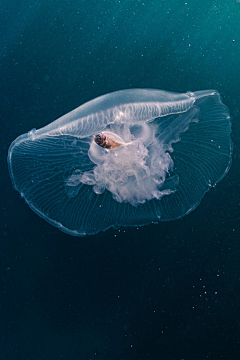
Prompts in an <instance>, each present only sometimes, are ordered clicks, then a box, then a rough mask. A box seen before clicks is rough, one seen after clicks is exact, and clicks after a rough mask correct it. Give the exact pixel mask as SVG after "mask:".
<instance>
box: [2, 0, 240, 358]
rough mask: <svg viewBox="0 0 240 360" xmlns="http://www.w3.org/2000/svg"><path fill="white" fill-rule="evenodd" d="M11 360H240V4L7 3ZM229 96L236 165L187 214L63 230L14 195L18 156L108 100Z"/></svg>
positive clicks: (5, 213) (6, 299)
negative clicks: (129, 94) (18, 148)
mask: <svg viewBox="0 0 240 360" xmlns="http://www.w3.org/2000/svg"><path fill="white" fill-rule="evenodd" d="M0 10H1V11H0V13H1V15H0V16H1V21H0V34H1V36H0V39H1V40H0V44H1V46H0V49H1V50H0V72H1V77H0V94H1V97H2V106H1V116H0V119H1V145H2V147H1V150H2V151H1V156H2V162H1V164H2V167H1V189H2V201H1V224H2V226H1V242H0V244H1V248H0V255H1V264H2V272H1V274H2V276H1V280H2V285H1V290H0V303H1V312H0V320H1V321H0V334H1V338H0V341H1V343H0V347H1V350H0V352H1V359H2V360H22V359H24V360H27V359H31V360H32V359H34V360H35V359H36V360H42V359H48V360H49V359H50V360H52V359H53V360H55V359H56V360H58V359H64V360H68V359H71V360H75V359H76V360H77V359H81V360H90V359H101V360H112V359H113V360H118V359H119V360H123V359H124V360H130V359H131V360H132V359H135V360H136V359H137V360H140V359H141V360H142V359H143V360H145V359H152V360H156V359H163V360H166V359H170V360H175V359H176V360H178V359H184V360H188V359H189V360H192V359H214V360H215V359H226V360H231V359H239V358H240V354H239V352H240V349H239V337H240V320H239V319H240V310H239V297H240V288H239V278H240V275H239V274H240V268H239V257H240V245H239V231H240V226H239V217H240V213H239V180H238V179H239V175H240V174H239V172H240V171H239V169H240V159H239V154H240V152H239V143H240V131H239V129H240V126H239V121H240V115H239V113H240V105H239V104H240V86H239V78H240V67H239V60H240V46H239V44H240V27H239V23H240V3H239V2H238V1H232V2H226V1H223V0H220V1H205V2H199V1H198V2H197V1H193V0H192V1H187V0H185V1H180V2H179V1H177V0H174V1H173V0H170V1H162V0H160V1H159V0H158V1H157V0H155V1H151V0H150V1H146V0H145V1H144V0H141V1H136V0H134V1H130V0H126V1H123V0H121V1H120V0H117V1H93V0H86V1H83V0H80V1H76V0H74V1H63V0H61V1H55V2H52V1H47V0H45V1H38V2H36V1H30V0H28V1H25V2H24V3H19V2H17V1H13V2H11V3H10V2H9V1H6V0H5V1H2V2H1V4H0ZM128 88H159V89H165V90H170V91H177V92H186V91H188V90H191V91H195V90H204V89H217V90H218V91H219V92H220V93H221V95H222V98H223V101H224V103H226V105H227V106H228V107H229V109H230V112H231V114H232V116H233V119H232V122H233V133H232V136H233V141H234V144H235V149H234V159H233V164H232V168H231V170H230V172H229V174H228V175H227V176H226V178H225V179H224V180H223V181H222V182H221V183H220V184H219V185H218V186H217V188H216V189H214V190H213V191H211V192H210V193H208V194H207V195H206V196H205V198H204V200H203V202H202V203H201V205H200V206H199V207H198V209H197V210H195V211H194V212H193V213H192V214H190V215H189V216H188V217H186V218H184V219H183V220H179V221H177V222H174V223H166V224H160V225H151V226H147V227H145V228H139V229H126V230H124V231H120V232H119V231H118V230H117V231H116V230H109V231H108V232H106V233H105V234H99V235H96V236H94V237H91V238H86V239H78V238H77V239H75V238H72V237H70V236H68V235H66V234H61V233H59V231H58V230H57V229H54V228H53V227H51V226H50V225H48V224H47V223H45V222H44V221H43V220H41V219H39V218H38V217H37V216H36V215H34V214H33V213H32V212H31V210H30V209H28V208H27V207H26V206H25V204H24V202H23V201H22V200H21V199H20V198H19V196H18V194H17V192H15V191H14V190H13V189H12V186H11V181H10V178H9V176H8V171H7V163H6V157H7V149H8V147H9V145H10V143H11V142H12V140H13V139H15V138H16V137H17V136H18V135H20V134H22V133H25V132H27V131H28V130H29V129H31V128H32V127H33V124H34V126H35V127H37V128H40V127H43V126H44V125H46V124H48V123H50V122H51V121H53V120H54V119H56V118H58V117H60V116H61V115H63V114H65V113H67V112H68V111H70V110H72V109H74V108H76V107H77V106H79V105H80V104H82V103H84V102H86V101H88V100H90V99H92V98H95V97H97V96H99V95H102V94H106V93H109V92H111V91H116V90H120V89H128Z"/></svg>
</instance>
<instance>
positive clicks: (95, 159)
mask: <svg viewBox="0 0 240 360" xmlns="http://www.w3.org/2000/svg"><path fill="white" fill-rule="evenodd" d="M230 135H231V119H230V114H229V110H228V108H227V107H226V106H225V105H224V104H223V103H222V101H221V98H220V95H219V93H218V92H217V91H215V90H204V91H196V92H187V93H185V94H181V93H173V92H168V91H162V90H153V89H130V90H121V91H116V92H113V93H110V94H107V95H103V96H100V97H98V98H96V99H93V100H91V101H89V102H87V103H85V104H83V105H81V106H80V107H78V108H76V109H75V110H73V111H71V112H69V113H67V114H66V115H64V116H62V117H60V118H59V119H57V120H55V121H53V122H52V123H50V124H49V125H47V126H45V127H43V128H41V129H39V130H36V129H33V130H31V131H30V132H28V133H26V134H23V135H21V136H19V137H18V138H17V139H16V140H15V141H13V143H12V144H11V146H10V148H9V152H8V166H9V173H10V176H11V179H12V183H13V187H14V188H15V189H16V190H18V191H19V193H20V194H21V196H22V197H23V198H24V200H25V201H26V203H27V204H28V205H29V206H30V208H31V209H32V210H33V211H34V212H35V213H37V214H38V215H39V216H41V217H42V218H43V219H45V220H46V221H48V222H49V223H50V224H52V225H54V226H56V227H57V228H58V229H60V230H62V231H64V232H65V233H67V234H71V235H75V236H85V235H93V234H96V233H98V232H99V231H105V230H107V229H108V228H110V227H113V228H120V227H122V226H142V225H147V224H150V223H158V222H159V221H168V220H176V219H179V218H182V217H183V216H185V215H187V214H189V213H190V212H191V211H193V210H194V209H195V208H196V207H197V206H198V205H199V203H200V201H201V199H202V197H203V196H204V194H205V193H206V192H207V191H208V190H209V189H210V188H211V187H213V186H215V185H216V183H217V182H219V181H220V180H221V179H223V177H224V176H225V175H226V174H227V172H228V170H229V168H230V165H231V158H232V149H233V144H232V140H231V136H230Z"/></svg>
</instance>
